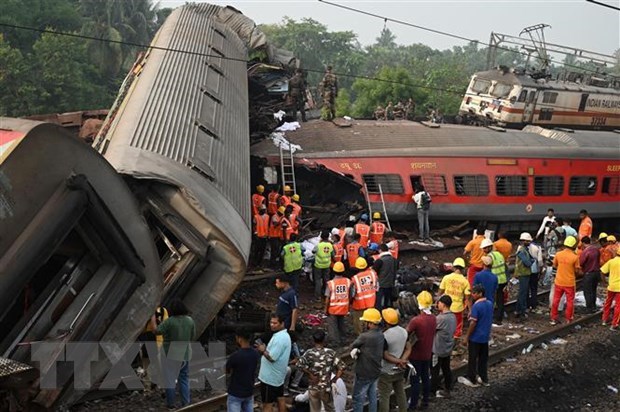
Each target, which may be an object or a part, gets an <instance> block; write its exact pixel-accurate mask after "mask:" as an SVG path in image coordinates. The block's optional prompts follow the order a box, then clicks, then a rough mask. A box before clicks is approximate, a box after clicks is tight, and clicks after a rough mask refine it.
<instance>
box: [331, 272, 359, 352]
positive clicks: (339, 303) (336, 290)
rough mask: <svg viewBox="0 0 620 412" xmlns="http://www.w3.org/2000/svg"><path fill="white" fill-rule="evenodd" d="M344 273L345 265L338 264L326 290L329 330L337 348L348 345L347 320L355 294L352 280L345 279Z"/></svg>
mask: <svg viewBox="0 0 620 412" xmlns="http://www.w3.org/2000/svg"><path fill="white" fill-rule="evenodd" d="M344 272H345V269H344V264H343V263H342V262H336V263H335V264H334V267H333V268H332V273H333V274H334V278H333V279H332V280H330V281H329V282H327V287H326V288H325V314H326V315H327V316H328V318H327V322H328V323H327V330H328V333H329V336H330V337H331V339H332V345H335V346H336V347H339V346H345V345H346V342H345V339H346V336H347V332H346V327H345V319H346V317H347V315H348V314H349V304H350V301H351V299H352V298H353V297H354V293H355V288H353V287H352V283H351V280H350V279H348V278H346V277H344V274H345V273H344Z"/></svg>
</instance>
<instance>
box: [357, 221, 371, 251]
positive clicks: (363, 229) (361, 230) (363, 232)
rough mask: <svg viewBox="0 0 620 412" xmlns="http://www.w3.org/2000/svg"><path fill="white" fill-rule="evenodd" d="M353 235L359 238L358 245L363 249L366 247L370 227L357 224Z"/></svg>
mask: <svg viewBox="0 0 620 412" xmlns="http://www.w3.org/2000/svg"><path fill="white" fill-rule="evenodd" d="M354 230H355V233H358V234H359V235H360V236H361V239H360V244H361V245H362V246H364V247H366V246H368V234H369V233H370V226H368V225H367V224H365V223H358V224H356V225H355V228H354Z"/></svg>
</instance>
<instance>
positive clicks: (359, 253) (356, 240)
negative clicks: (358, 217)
mask: <svg viewBox="0 0 620 412" xmlns="http://www.w3.org/2000/svg"><path fill="white" fill-rule="evenodd" d="M360 238H361V235H360V234H359V233H356V234H355V235H353V242H351V243H349V244H348V245H347V246H346V247H345V251H346V252H347V262H348V263H349V268H354V267H355V262H356V261H357V258H359V257H361V258H366V251H365V249H364V247H363V246H362V244H361V243H360Z"/></svg>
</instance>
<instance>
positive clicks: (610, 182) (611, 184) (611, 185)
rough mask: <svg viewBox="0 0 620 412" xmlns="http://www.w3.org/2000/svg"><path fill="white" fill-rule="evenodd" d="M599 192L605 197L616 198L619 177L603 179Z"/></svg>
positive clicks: (619, 186) (618, 188)
mask: <svg viewBox="0 0 620 412" xmlns="http://www.w3.org/2000/svg"><path fill="white" fill-rule="evenodd" d="M601 191H602V192H603V193H604V194H606V195H612V196H617V195H618V194H620V177H618V176H611V177H604V178H603V187H602V188H601Z"/></svg>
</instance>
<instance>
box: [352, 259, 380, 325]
mask: <svg viewBox="0 0 620 412" xmlns="http://www.w3.org/2000/svg"><path fill="white" fill-rule="evenodd" d="M354 268H355V269H353V270H352V272H355V271H356V272H357V273H356V274H355V275H353V277H352V278H351V283H352V284H353V288H354V289H355V291H354V295H353V300H352V303H351V309H352V312H353V313H352V316H353V328H354V329H355V333H356V334H360V333H361V332H362V326H363V325H362V322H360V317H361V315H362V314H363V312H364V311H365V310H366V309H368V308H374V307H375V302H376V300H377V291H378V290H379V280H378V279H377V274H376V273H375V271H374V270H372V268H369V267H368V264H367V263H366V259H364V258H363V257H358V258H357V259H356V260H355V266H354Z"/></svg>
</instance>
